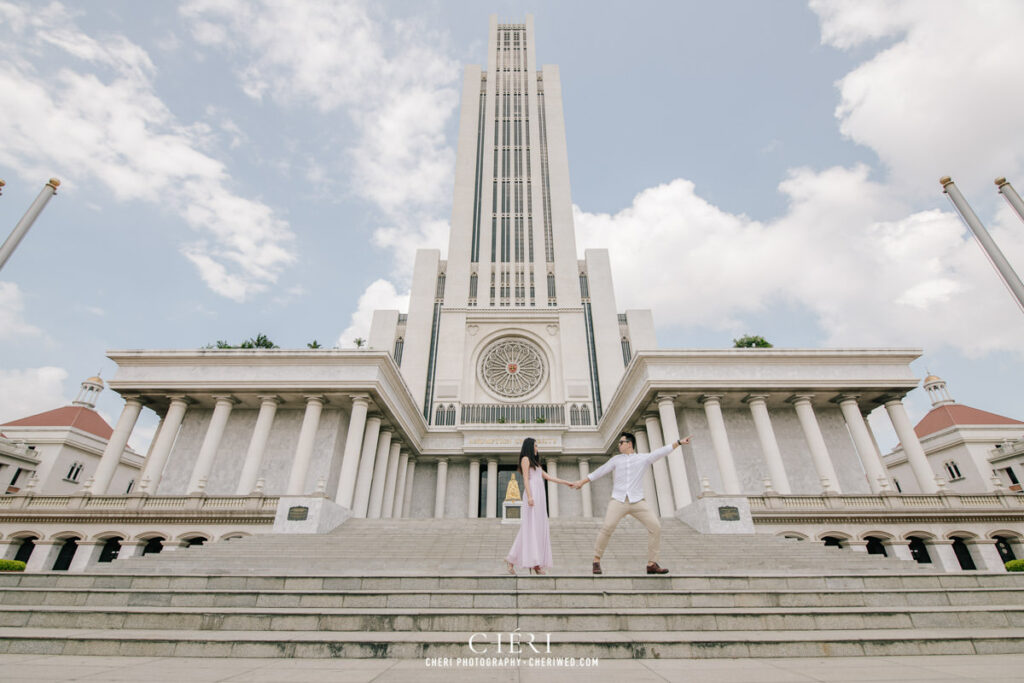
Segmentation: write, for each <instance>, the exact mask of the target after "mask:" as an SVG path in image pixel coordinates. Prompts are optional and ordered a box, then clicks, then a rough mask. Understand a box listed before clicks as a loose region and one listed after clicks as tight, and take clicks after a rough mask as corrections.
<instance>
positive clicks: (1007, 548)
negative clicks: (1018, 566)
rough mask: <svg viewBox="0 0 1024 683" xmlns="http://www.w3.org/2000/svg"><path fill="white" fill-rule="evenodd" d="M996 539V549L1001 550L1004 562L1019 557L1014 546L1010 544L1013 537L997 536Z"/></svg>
mask: <svg viewBox="0 0 1024 683" xmlns="http://www.w3.org/2000/svg"><path fill="white" fill-rule="evenodd" d="M995 539H996V550H998V551H999V559H1001V560H1002V561H1003V564H1006V563H1007V562H1009V561H1010V560H1016V559H1017V554H1016V553H1014V552H1013V546H1012V545H1010V544H1011V543H1012V542H1013V539H1011V538H1010V537H1009V536H996V537H995Z"/></svg>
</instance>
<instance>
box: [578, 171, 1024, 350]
mask: <svg viewBox="0 0 1024 683" xmlns="http://www.w3.org/2000/svg"><path fill="white" fill-rule="evenodd" d="M867 176H868V169H867V168H866V167H857V168H853V169H842V168H833V169H828V170H826V171H821V172H813V171H810V170H808V169H800V170H797V171H793V172H792V173H791V175H790V177H789V178H788V179H787V180H786V181H784V182H783V183H782V184H781V185H780V191H782V192H783V193H784V194H786V195H787V196H788V198H789V200H790V201H789V210H788V212H787V213H786V215H784V216H783V217H781V218H779V219H778V220H775V221H773V222H771V223H760V222H757V221H753V220H751V219H749V218H747V217H746V216H737V215H733V214H729V213H727V212H724V211H722V210H721V209H718V208H717V207H714V206H712V205H710V204H709V203H707V202H706V201H705V200H703V199H702V198H700V197H699V196H698V195H696V194H695V193H694V188H693V184H692V183H690V182H688V181H685V180H676V181H673V182H672V183H669V184H666V185H662V186H659V187H656V188H652V189H649V190H645V191H644V192H642V193H640V194H639V195H637V196H636V198H635V199H634V201H633V204H632V206H631V207H629V208H628V209H625V210H623V211H621V212H619V213H617V214H615V215H609V214H591V213H587V212H584V211H581V210H580V209H579V208H576V225H577V231H578V235H579V242H580V248H581V249H583V248H589V247H607V248H608V249H609V250H610V253H611V260H612V268H613V271H614V272H616V273H619V274H620V276H619V277H618V278H617V279H616V289H617V292H616V294H617V303H618V306H619V308H620V309H625V308H633V307H637V308H652V309H653V310H654V313H655V316H656V319H657V320H658V321H659V322H660V323H662V324H674V325H700V326H704V327H708V328H712V329H721V330H725V331H729V332H731V333H737V332H741V331H742V330H743V328H744V323H743V321H744V320H745V318H747V317H749V316H751V315H752V314H753V313H756V312H758V311H763V310H767V309H769V308H770V307H771V306H774V305H777V304H780V303H790V304H796V305H797V306H799V307H800V308H802V309H804V310H807V311H808V312H810V313H811V314H812V315H813V316H814V318H815V319H816V320H817V322H818V323H819V325H820V326H821V328H822V329H823V330H824V331H825V333H826V344H827V345H829V346H861V345H864V346H867V345H871V346H874V345H881V346H896V345H899V346H920V345H924V346H927V347H929V348H938V347H942V346H951V347H953V348H956V349H958V350H960V351H961V352H963V353H965V354H968V355H976V354H979V353H984V352H987V351H992V350H1014V351H1017V350H1018V349H1019V348H1020V345H1019V341H1018V340H1019V339H1020V338H1021V336H1022V335H1024V320H1022V319H1021V317H1020V315H1019V314H1018V312H1017V311H1016V308H1015V306H1014V304H1013V302H1012V299H1010V297H1009V296H1008V294H1007V293H1006V291H1005V289H1004V287H1003V286H1002V284H1001V283H1000V282H999V281H998V280H997V279H996V276H995V274H994V272H993V271H992V269H991V268H990V266H989V264H988V263H987V261H986V260H985V258H984V256H983V255H982V253H981V251H980V249H979V247H978V246H977V245H976V244H975V243H974V241H973V240H971V239H968V237H967V235H966V232H965V230H964V228H963V226H962V224H961V223H960V222H959V220H958V219H957V218H956V217H955V216H954V215H952V214H950V213H948V212H942V211H936V210H932V211H923V212H917V213H909V214H908V213H907V211H906V208H905V207H904V206H903V205H902V204H901V203H900V202H899V201H897V200H896V199H895V195H894V194H893V193H892V192H890V191H889V190H888V188H886V187H885V186H882V185H879V184H877V183H874V182H872V181H870V180H869V179H868V177H867ZM1002 216H1003V217H1004V218H1005V219H1006V220H1009V215H1008V213H1006V214H1002ZM1019 232H1020V231H1019V230H1017V231H1016V233H1017V234H1015V233H1014V231H1012V230H1006V229H1003V228H1002V223H998V224H997V225H996V227H995V228H994V233H995V234H996V236H997V239H998V240H999V241H1000V243H1001V244H1002V245H1003V247H1004V251H1006V252H1007V254H1008V255H1010V254H1013V255H1015V256H1017V257H1018V258H1019V259H1021V260H1024V238H1022V237H1020V236H1018V234H1019ZM625 274H633V275H632V276H630V275H625ZM981 331H983V332H981Z"/></svg>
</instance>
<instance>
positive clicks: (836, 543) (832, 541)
mask: <svg viewBox="0 0 1024 683" xmlns="http://www.w3.org/2000/svg"><path fill="white" fill-rule="evenodd" d="M821 542H822V543H824V544H825V547H826V548H829V547H833V548H842V547H843V539H841V538H839V537H838V536H825V537H824V538H823V539H821Z"/></svg>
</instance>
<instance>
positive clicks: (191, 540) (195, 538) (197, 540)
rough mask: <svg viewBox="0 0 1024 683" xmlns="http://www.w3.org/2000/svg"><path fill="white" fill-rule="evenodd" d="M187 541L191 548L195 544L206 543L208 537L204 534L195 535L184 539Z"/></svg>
mask: <svg viewBox="0 0 1024 683" xmlns="http://www.w3.org/2000/svg"><path fill="white" fill-rule="evenodd" d="M184 540H185V543H188V547H189V548H191V547H192V546H194V545H202V544H204V543H206V539H205V538H203V537H202V536H193V537H192V538H186V539H184Z"/></svg>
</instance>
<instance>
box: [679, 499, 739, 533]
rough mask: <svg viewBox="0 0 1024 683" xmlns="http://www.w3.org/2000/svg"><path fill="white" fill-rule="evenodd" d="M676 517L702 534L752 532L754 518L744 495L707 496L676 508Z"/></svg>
mask: <svg viewBox="0 0 1024 683" xmlns="http://www.w3.org/2000/svg"><path fill="white" fill-rule="evenodd" d="M676 517H677V518H678V519H679V520H680V521H682V522H685V523H686V524H689V525H690V526H692V527H693V528H694V529H696V530H697V531H699V532H700V533H702V534H752V533H754V519H753V517H751V516H750V503H748V502H747V499H746V498H745V497H744V496H705V497H703V498H698V499H697V500H695V501H694V502H692V503H690V504H689V505H687V506H685V507H681V508H679V509H678V510H676Z"/></svg>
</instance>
